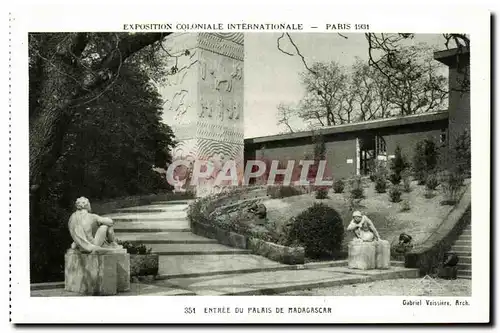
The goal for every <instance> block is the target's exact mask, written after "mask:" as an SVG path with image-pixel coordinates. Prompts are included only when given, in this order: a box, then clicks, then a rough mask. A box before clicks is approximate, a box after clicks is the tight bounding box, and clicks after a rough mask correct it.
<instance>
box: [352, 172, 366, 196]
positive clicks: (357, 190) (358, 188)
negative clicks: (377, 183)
mask: <svg viewBox="0 0 500 333" xmlns="http://www.w3.org/2000/svg"><path fill="white" fill-rule="evenodd" d="M351 197H352V198H353V199H363V198H364V197H365V190H364V188H363V181H362V179H361V177H360V176H356V177H354V179H352V180H351Z"/></svg>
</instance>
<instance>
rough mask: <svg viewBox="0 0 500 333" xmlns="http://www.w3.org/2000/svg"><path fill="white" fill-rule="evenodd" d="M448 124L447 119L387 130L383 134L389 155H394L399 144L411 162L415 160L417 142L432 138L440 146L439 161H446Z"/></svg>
mask: <svg viewBox="0 0 500 333" xmlns="http://www.w3.org/2000/svg"><path fill="white" fill-rule="evenodd" d="M447 125H448V124H447V121H440V122H435V123H430V124H426V125H425V126H407V127H400V128H394V129H390V130H389V129H388V130H385V131H383V133H381V135H382V137H383V138H384V139H385V142H386V144H387V155H389V156H390V155H394V153H395V151H396V147H397V146H398V145H399V146H400V148H401V152H402V153H403V155H405V156H406V157H407V158H408V159H409V161H410V162H411V161H413V155H414V152H415V146H416V144H417V143H418V142H419V141H422V140H425V139H431V140H433V141H434V142H435V143H436V145H437V146H438V147H439V148H440V161H439V163H440V164H442V163H444V156H445V155H444V154H445V153H446V146H447V143H448V126H447ZM441 134H444V135H445V141H444V143H441V142H440V137H441Z"/></svg>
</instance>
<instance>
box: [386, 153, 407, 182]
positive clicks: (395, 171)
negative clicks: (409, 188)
mask: <svg viewBox="0 0 500 333" xmlns="http://www.w3.org/2000/svg"><path fill="white" fill-rule="evenodd" d="M408 166H409V165H408V162H407V161H406V157H405V156H404V155H403V153H402V152H401V147H400V146H399V145H398V146H397V147H396V150H395V152H394V158H393V159H392V160H391V175H390V176H389V180H390V181H391V183H392V184H393V185H397V184H399V183H400V182H401V178H402V173H403V171H404V170H405V169H406V168H408Z"/></svg>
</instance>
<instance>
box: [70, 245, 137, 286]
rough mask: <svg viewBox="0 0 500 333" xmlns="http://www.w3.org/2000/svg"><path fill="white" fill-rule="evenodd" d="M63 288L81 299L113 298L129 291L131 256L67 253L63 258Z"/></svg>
mask: <svg viewBox="0 0 500 333" xmlns="http://www.w3.org/2000/svg"><path fill="white" fill-rule="evenodd" d="M64 262H65V265H64V288H65V290H67V291H72V292H77V293H79V294H82V295H116V294H117V292H119V291H127V290H129V289H130V255H129V254H128V253H126V251H125V250H119V251H117V252H116V253H105V254H91V253H82V252H80V251H78V250H72V249H70V250H68V251H67V252H66V255H65V256H64Z"/></svg>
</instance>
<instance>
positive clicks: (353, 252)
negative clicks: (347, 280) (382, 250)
mask: <svg viewBox="0 0 500 333" xmlns="http://www.w3.org/2000/svg"><path fill="white" fill-rule="evenodd" d="M347 266H348V267H349V268H355V269H374V268H375V266H376V246H375V242H351V243H349V246H348V259H347Z"/></svg>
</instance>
